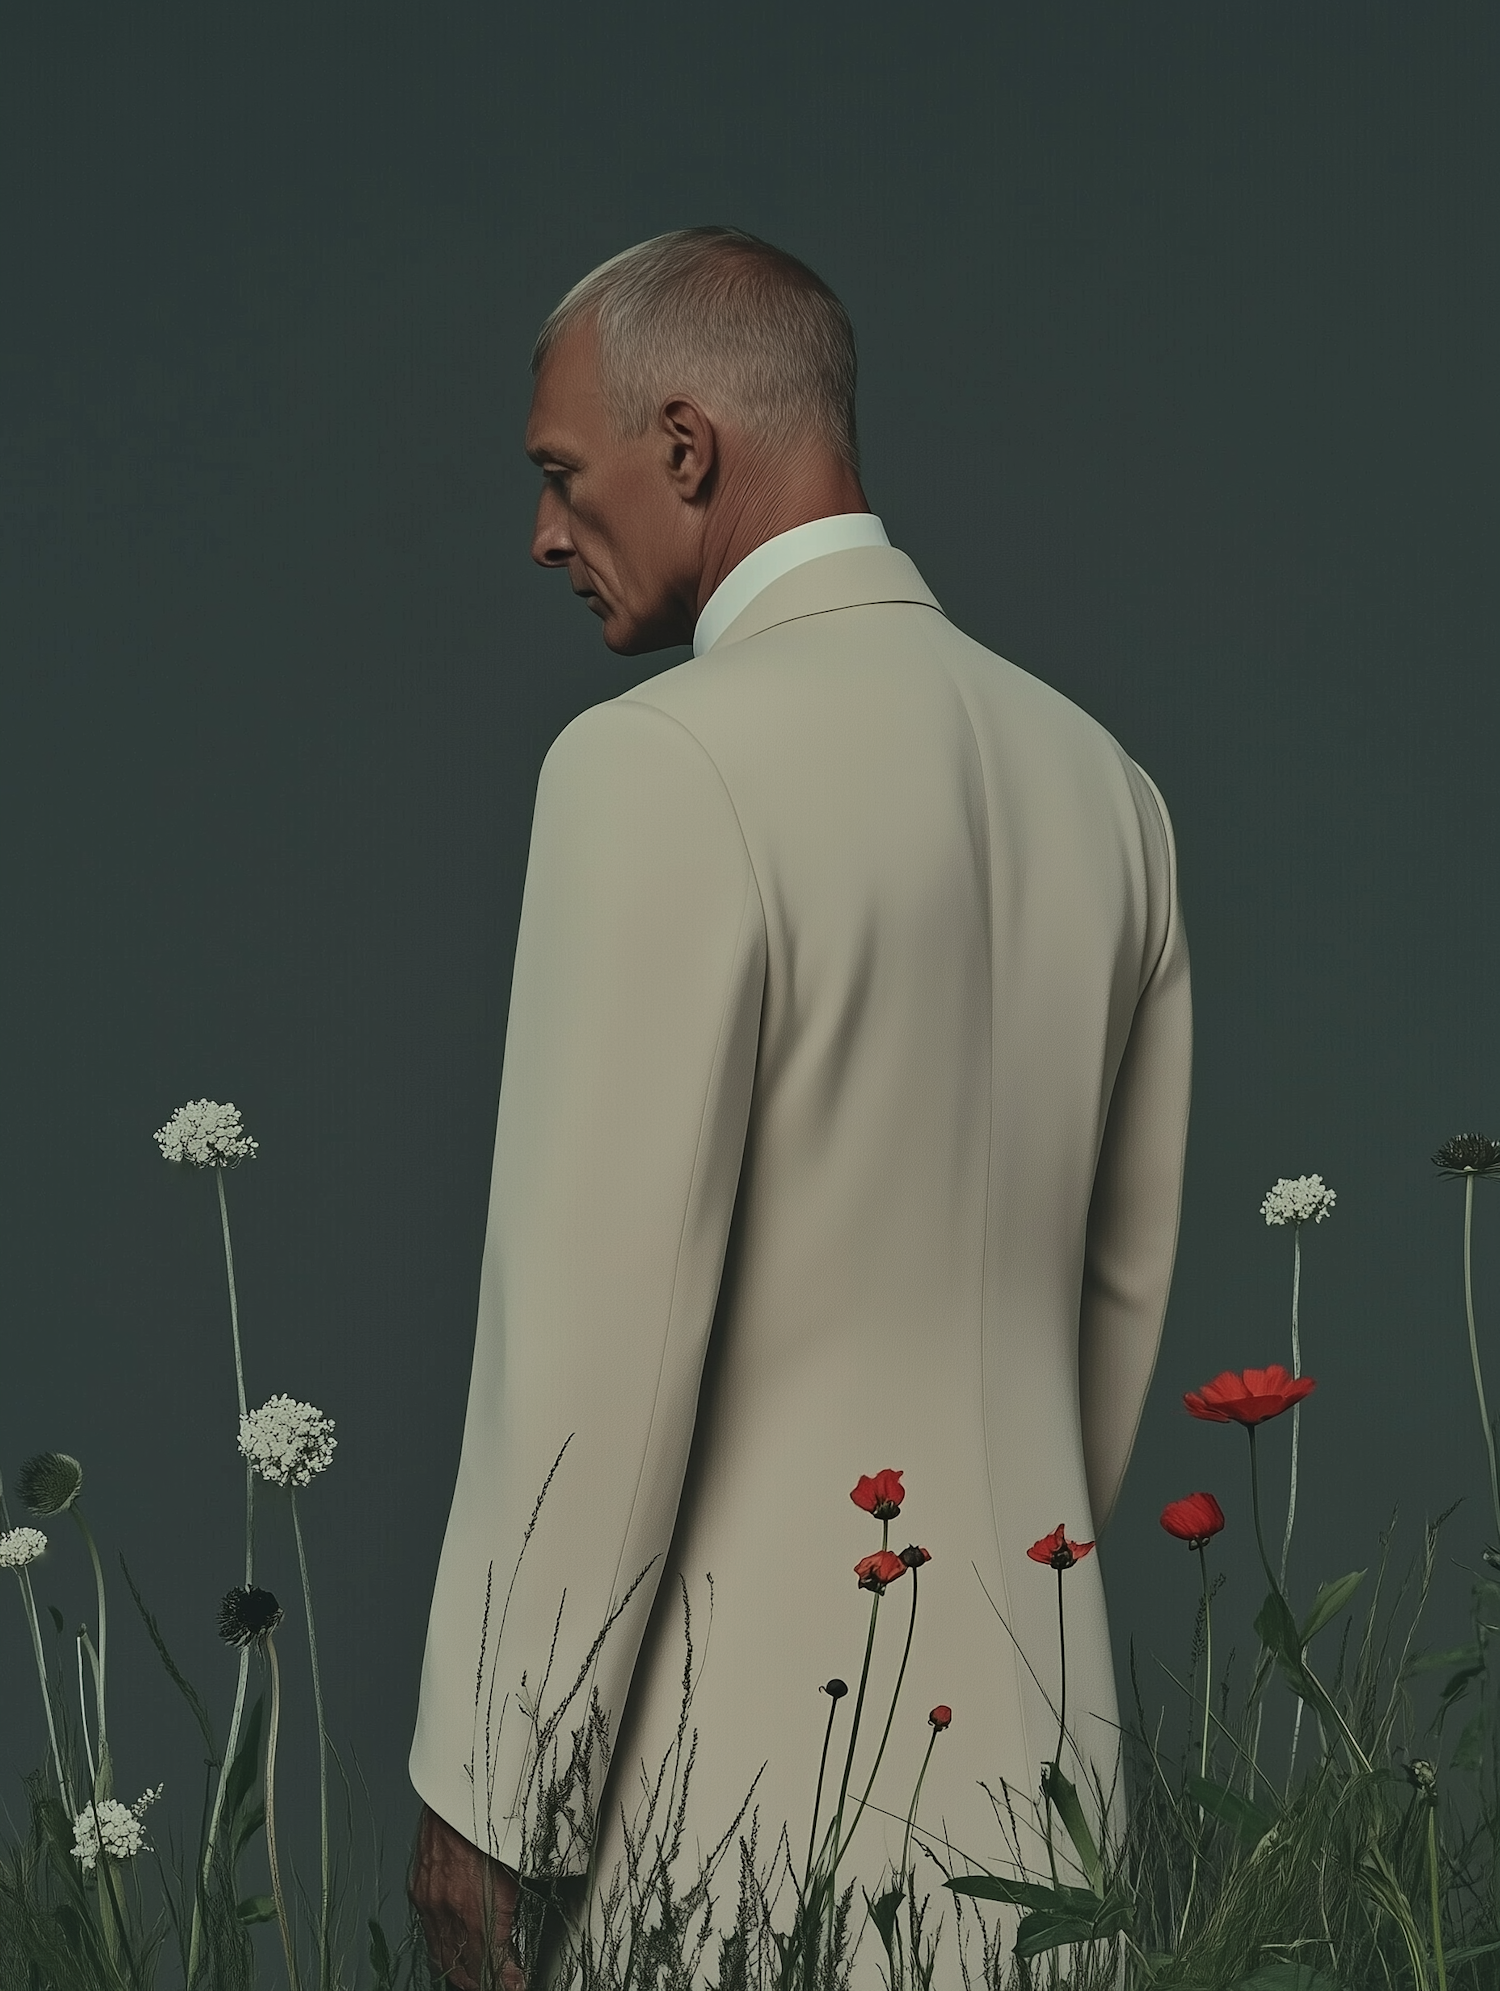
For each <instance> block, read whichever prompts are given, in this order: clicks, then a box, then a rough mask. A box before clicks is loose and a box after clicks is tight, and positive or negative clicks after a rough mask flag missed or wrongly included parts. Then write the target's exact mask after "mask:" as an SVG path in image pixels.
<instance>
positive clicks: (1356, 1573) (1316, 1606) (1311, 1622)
mask: <svg viewBox="0 0 1500 1991" xmlns="http://www.w3.org/2000/svg"><path fill="white" fill-rule="evenodd" d="M1364 1580H1365V1572H1364V1571H1363V1570H1362V1569H1355V1570H1351V1571H1350V1573H1349V1574H1348V1575H1347V1576H1340V1577H1336V1578H1335V1579H1334V1581H1333V1582H1332V1583H1325V1584H1324V1585H1323V1586H1322V1588H1321V1589H1320V1590H1319V1591H1318V1594H1317V1596H1316V1597H1314V1599H1313V1607H1312V1609H1311V1610H1310V1611H1309V1612H1308V1614H1307V1618H1306V1621H1305V1622H1304V1624H1303V1626H1302V1631H1301V1634H1300V1638H1301V1642H1302V1644H1303V1645H1309V1644H1311V1642H1312V1640H1313V1639H1314V1638H1315V1637H1316V1636H1317V1634H1318V1633H1319V1632H1320V1631H1321V1630H1322V1629H1323V1627H1324V1625H1326V1624H1327V1623H1328V1622H1329V1621H1330V1619H1333V1618H1336V1617H1337V1616H1338V1614H1339V1612H1340V1611H1342V1610H1343V1608H1344V1606H1345V1605H1346V1604H1347V1603H1348V1602H1349V1599H1350V1598H1351V1597H1352V1596H1353V1595H1354V1593H1355V1591H1356V1590H1357V1589H1358V1588H1359V1586H1360V1584H1361V1583H1363V1582H1364Z"/></svg>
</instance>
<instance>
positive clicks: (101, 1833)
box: [73, 1784, 166, 1873]
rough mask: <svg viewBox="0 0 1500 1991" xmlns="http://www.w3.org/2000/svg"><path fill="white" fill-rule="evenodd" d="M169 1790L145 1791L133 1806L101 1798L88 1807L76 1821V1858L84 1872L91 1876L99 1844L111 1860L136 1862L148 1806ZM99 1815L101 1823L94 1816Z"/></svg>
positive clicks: (157, 1787)
mask: <svg viewBox="0 0 1500 1991" xmlns="http://www.w3.org/2000/svg"><path fill="white" fill-rule="evenodd" d="M165 1788H166V1786H165V1785H164V1784H158V1785H157V1786H156V1789H155V1790H154V1791H143V1792H142V1793H141V1795H140V1796H139V1797H138V1798H137V1799H136V1801H135V1803H134V1804H121V1802H120V1800H119V1799H118V1798H117V1797H102V1798H100V1799H99V1801H98V1803H97V1804H86V1805H85V1806H84V1808H83V1810H82V1811H80V1812H79V1814H78V1816H77V1817H76V1818H75V1819H74V1820H73V1857H74V1859H75V1860H77V1861H78V1862H79V1863H80V1865H81V1866H82V1867H83V1870H84V1872H85V1873H92V1872H93V1870H94V1866H95V1864H96V1862H97V1861H98V1858H99V1841H100V1840H101V1839H103V1841H104V1850H105V1852H106V1853H107V1854H108V1855H109V1857H110V1858H111V1859H112V1860H133V1859H134V1858H135V1856H136V1854H137V1853H139V1852H140V1851H141V1850H142V1849H143V1848H144V1846H145V1844H146V1833H145V1829H144V1827H143V1826H142V1824H141V1818H142V1816H143V1814H144V1812H145V1810H146V1807H147V1805H148V1804H155V1802H156V1800H157V1799H158V1798H159V1797H160V1796H161V1794H162V1792H163V1790H164V1789H165ZM96 1812H97V1813H98V1823H97V1824H96V1823H95V1819H94V1814H95V1813H96Z"/></svg>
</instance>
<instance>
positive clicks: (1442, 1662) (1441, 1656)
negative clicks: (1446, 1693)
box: [1401, 1645, 1484, 1680]
mask: <svg viewBox="0 0 1500 1991" xmlns="http://www.w3.org/2000/svg"><path fill="white" fill-rule="evenodd" d="M1483 1663H1484V1662H1483V1659H1482V1657H1481V1655H1480V1651H1479V1647H1478V1646H1477V1645H1450V1646H1449V1647H1448V1648H1447V1649H1446V1651H1443V1652H1419V1653H1418V1654H1417V1656H1416V1658H1415V1659H1408V1660H1407V1662H1406V1664H1405V1665H1404V1666H1403V1667H1402V1669H1401V1677H1402V1679H1403V1680H1414V1679H1415V1678H1416V1676H1417V1675H1418V1674H1419V1673H1436V1672H1437V1671H1438V1670H1439V1668H1441V1667H1444V1666H1471V1665H1482V1664H1483Z"/></svg>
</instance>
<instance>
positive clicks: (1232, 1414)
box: [1182, 1362, 1318, 1424]
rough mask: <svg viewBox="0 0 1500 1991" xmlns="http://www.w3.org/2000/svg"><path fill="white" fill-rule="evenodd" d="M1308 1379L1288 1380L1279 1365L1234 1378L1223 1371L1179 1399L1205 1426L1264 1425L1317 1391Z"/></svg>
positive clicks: (1234, 1376) (1228, 1372) (1294, 1378)
mask: <svg viewBox="0 0 1500 1991" xmlns="http://www.w3.org/2000/svg"><path fill="white" fill-rule="evenodd" d="M1317 1387H1318V1386H1317V1384H1316V1383H1315V1382H1314V1381H1313V1379H1312V1377H1311V1376H1289V1375H1288V1374H1287V1372H1286V1370H1285V1369H1283V1368H1282V1366H1281V1364H1280V1363H1279V1362H1273V1363H1272V1364H1271V1365H1270V1367H1269V1368H1267V1369H1246V1370H1244V1371H1243V1372H1242V1373H1241V1374H1239V1375H1236V1374H1235V1372H1234V1370H1233V1369H1226V1370H1225V1371H1224V1373H1223V1374H1222V1375H1219V1376H1215V1377H1214V1379H1213V1381H1212V1382H1211V1383H1205V1384H1204V1385H1203V1387H1202V1389H1201V1390H1189V1391H1188V1392H1187V1393H1186V1395H1185V1396H1184V1397H1183V1399H1182V1400H1183V1402H1184V1403H1185V1404H1186V1405H1187V1407H1188V1410H1189V1412H1190V1413H1191V1414H1192V1415H1193V1416H1194V1417H1201V1418H1202V1419H1203V1421H1204V1423H1205V1424H1264V1423H1265V1421H1266V1419H1267V1418H1268V1417H1280V1415H1281V1413H1282V1412H1283V1411H1284V1410H1290V1409H1291V1407H1292V1405H1293V1404H1294V1403H1301V1401H1302V1399H1303V1397H1305V1396H1311V1395H1312V1393H1313V1391H1314V1390H1315V1389H1316V1388H1317Z"/></svg>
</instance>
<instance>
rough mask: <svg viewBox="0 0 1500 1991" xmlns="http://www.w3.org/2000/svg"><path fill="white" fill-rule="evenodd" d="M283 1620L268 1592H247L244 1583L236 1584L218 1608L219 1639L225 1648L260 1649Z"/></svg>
mask: <svg viewBox="0 0 1500 1991" xmlns="http://www.w3.org/2000/svg"><path fill="white" fill-rule="evenodd" d="M283 1616H284V1613H283V1611H282V1608H281V1606H280V1605H279V1604H278V1603H277V1601H276V1599H275V1598H274V1597H273V1596H272V1595H271V1593H270V1591H269V1590H255V1589H250V1590H247V1589H246V1588H245V1586H244V1585H243V1584H242V1583H241V1584H237V1585H236V1586H235V1588H234V1589H233V1590H229V1591H226V1592H225V1595H224V1601H223V1603H222V1604H220V1606H219V1637H220V1638H221V1639H223V1640H224V1642H225V1644H226V1645H259V1644H260V1642H261V1640H262V1639H264V1638H266V1637H268V1636H269V1635H270V1633H272V1632H273V1631H275V1629H276V1627H277V1626H278V1625H279V1624H280V1623H281V1620H282V1617H283Z"/></svg>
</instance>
